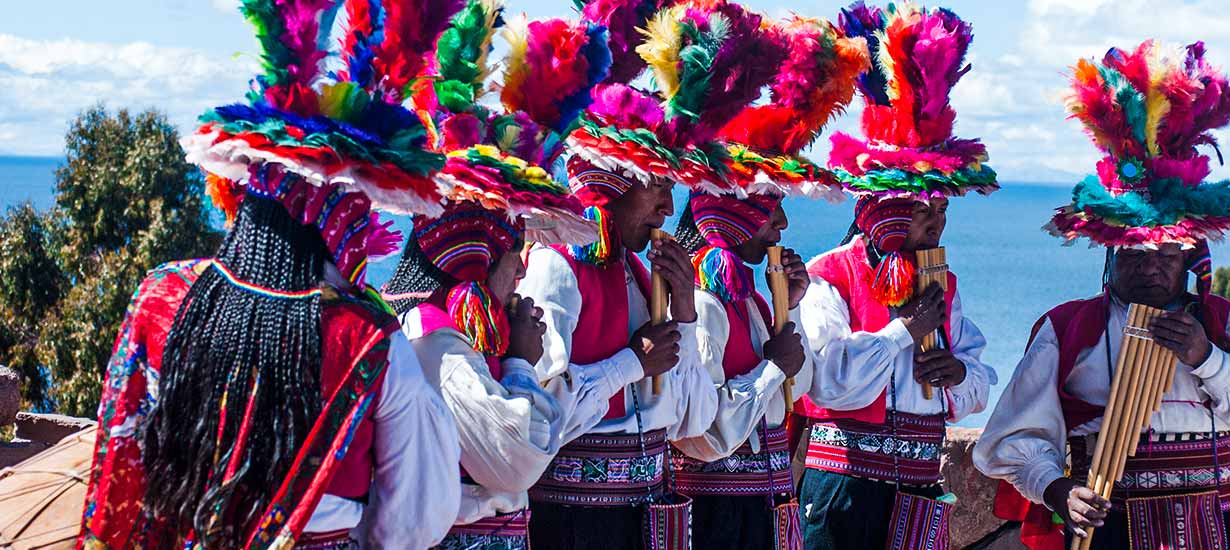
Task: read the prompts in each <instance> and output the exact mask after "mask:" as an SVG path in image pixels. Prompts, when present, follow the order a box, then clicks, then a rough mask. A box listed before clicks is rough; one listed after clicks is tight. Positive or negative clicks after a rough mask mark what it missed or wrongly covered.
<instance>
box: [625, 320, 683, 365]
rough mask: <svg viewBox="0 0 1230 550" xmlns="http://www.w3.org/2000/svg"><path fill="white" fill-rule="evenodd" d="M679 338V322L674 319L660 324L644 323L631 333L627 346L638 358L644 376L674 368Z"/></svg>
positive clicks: (677, 359)
mask: <svg viewBox="0 0 1230 550" xmlns="http://www.w3.org/2000/svg"><path fill="white" fill-rule="evenodd" d="M679 338H680V336H679V323H678V322H675V321H671V322H669V323H662V324H660V325H651V324H649V323H645V324H644V325H642V326H641V328H640V329H638V330H637V331H636V334H633V335H632V340H631V341H630V342H628V347H630V348H632V351H633V352H635V353H636V358H637V359H640V361H641V369H642V370H644V371H645V377H646V378H648V377H650V376H657V375H659V374H665V373H666V372H667V371H669V370H671V369H673V368H675V364H676V363H678V362H679Z"/></svg>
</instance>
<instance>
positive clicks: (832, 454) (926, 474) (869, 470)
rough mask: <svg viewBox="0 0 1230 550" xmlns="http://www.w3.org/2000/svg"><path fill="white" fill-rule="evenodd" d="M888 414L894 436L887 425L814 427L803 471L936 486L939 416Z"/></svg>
mask: <svg viewBox="0 0 1230 550" xmlns="http://www.w3.org/2000/svg"><path fill="white" fill-rule="evenodd" d="M890 414H891V415H893V416H895V417H896V424H897V427H896V435H894V430H893V426H892V420H891V419H890V420H888V421H886V422H885V423H884V424H872V423H869V422H861V421H858V420H848V419H836V420H831V421H822V422H817V423H815V424H813V425H812V428H811V437H810V439H809V441H808V445H807V467H808V468H814V469H816V470H823V471H826V472H833V473H837V474H843V475H850V476H855V477H862V478H868V479H875V480H880V481H888V482H895V481H900V482H901V483H902V484H904V485H913V486H927V485H934V484H936V483H939V481H940V449H941V447H942V446H943V443H944V415H939V414H937V415H930V416H918V415H913V414H907V413H901V412H895V413H890Z"/></svg>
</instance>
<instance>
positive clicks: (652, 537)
mask: <svg viewBox="0 0 1230 550" xmlns="http://www.w3.org/2000/svg"><path fill="white" fill-rule="evenodd" d="M679 498H680V499H681V500H680V501H679V502H677V503H674V504H651V505H649V506H647V507H646V508H645V549H646V550H688V549H690V548H692V499H690V498H688V497H679Z"/></svg>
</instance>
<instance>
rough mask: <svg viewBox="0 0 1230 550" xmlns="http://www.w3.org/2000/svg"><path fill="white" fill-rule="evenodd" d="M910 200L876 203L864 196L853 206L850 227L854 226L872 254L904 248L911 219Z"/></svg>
mask: <svg viewBox="0 0 1230 550" xmlns="http://www.w3.org/2000/svg"><path fill="white" fill-rule="evenodd" d="M914 202H915V201H914V199H912V198H899V199H878V198H876V197H872V196H867V197H863V198H861V199H859V200H858V203H857V204H855V205H854V225H856V226H858V229H859V231H862V232H863V234H864V235H866V236H867V238H868V239H870V240H871V244H872V245H874V246H875V247H876V250H879V251H881V252H885V253H888V252H896V251H898V250H901V245H903V244H905V237H906V234H907V233H909V232H910V222H911V221H912V220H913V219H914Z"/></svg>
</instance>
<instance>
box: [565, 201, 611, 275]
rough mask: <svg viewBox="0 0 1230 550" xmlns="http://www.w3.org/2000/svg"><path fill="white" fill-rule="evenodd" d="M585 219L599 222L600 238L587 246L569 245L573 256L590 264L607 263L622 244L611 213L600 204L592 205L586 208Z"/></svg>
mask: <svg viewBox="0 0 1230 550" xmlns="http://www.w3.org/2000/svg"><path fill="white" fill-rule="evenodd" d="M585 219H587V220H590V221H592V222H594V223H596V224H598V240H597V241H594V242H593V243H591V244H587V245H585V246H575V245H574V246H569V247H568V248H570V249H571V250H572V257H573V258H575V259H576V260H577V261H579V262H584V263H587V264H590V265H606V263H607V262H608V261H610V259H611V255H612V254H613V252H614V250H615V249H616V248H619V246H620V241H619V237H618V235H616V234H615V231H616V229H615V227H614V226H613V225H612V224H611V219H610V214H609V213H608V212H607V211H606V210H604V209H603V208H602V207H600V206H590V207H587V208H586V209H585Z"/></svg>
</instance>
